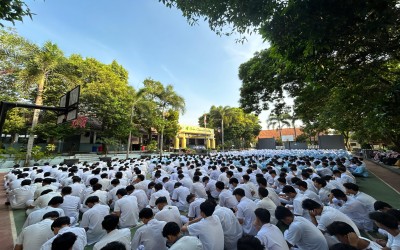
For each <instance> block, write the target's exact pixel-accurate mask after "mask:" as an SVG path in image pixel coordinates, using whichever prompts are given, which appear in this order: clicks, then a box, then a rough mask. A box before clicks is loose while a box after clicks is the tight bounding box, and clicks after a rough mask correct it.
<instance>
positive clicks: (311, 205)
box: [301, 199, 322, 211]
mask: <svg viewBox="0 0 400 250" xmlns="http://www.w3.org/2000/svg"><path fill="white" fill-rule="evenodd" d="M301 207H302V208H303V209H306V210H310V211H311V210H314V209H317V208H321V207H322V206H321V204H319V203H318V202H316V201H314V200H311V199H305V200H303V202H302V203H301Z"/></svg>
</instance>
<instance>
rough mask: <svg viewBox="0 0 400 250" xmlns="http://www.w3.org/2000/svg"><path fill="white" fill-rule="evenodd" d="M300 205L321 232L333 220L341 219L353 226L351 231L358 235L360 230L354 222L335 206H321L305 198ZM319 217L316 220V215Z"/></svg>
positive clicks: (324, 230)
mask: <svg viewBox="0 0 400 250" xmlns="http://www.w3.org/2000/svg"><path fill="white" fill-rule="evenodd" d="M302 206H303V208H304V209H305V210H307V211H308V212H309V214H310V219H311V222H312V223H313V224H314V225H316V226H317V227H318V229H319V230H321V231H322V232H323V233H324V232H326V228H327V226H328V225H330V224H332V223H333V222H335V221H341V222H344V223H347V224H348V225H350V226H351V227H352V228H353V231H354V232H355V233H356V234H357V235H360V231H359V230H358V228H357V226H356V224H355V223H354V222H353V221H352V220H351V219H350V217H348V216H347V215H345V214H344V213H342V212H340V211H339V210H337V209H336V208H333V207H329V206H322V205H320V204H319V203H317V202H315V201H313V200H311V199H305V200H304V201H303V203H302ZM317 216H318V217H319V218H318V220H317V218H316V217H317Z"/></svg>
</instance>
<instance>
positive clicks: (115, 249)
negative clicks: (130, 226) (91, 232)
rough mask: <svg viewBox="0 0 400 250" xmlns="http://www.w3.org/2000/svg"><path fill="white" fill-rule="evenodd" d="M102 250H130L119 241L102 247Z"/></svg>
mask: <svg viewBox="0 0 400 250" xmlns="http://www.w3.org/2000/svg"><path fill="white" fill-rule="evenodd" d="M100 250H129V249H126V247H125V245H124V244H123V243H121V242H119V241H111V242H110V243H107V245H105V246H104V247H102V248H101V249H100Z"/></svg>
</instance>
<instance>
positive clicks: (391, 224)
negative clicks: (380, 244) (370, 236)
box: [369, 212, 400, 250]
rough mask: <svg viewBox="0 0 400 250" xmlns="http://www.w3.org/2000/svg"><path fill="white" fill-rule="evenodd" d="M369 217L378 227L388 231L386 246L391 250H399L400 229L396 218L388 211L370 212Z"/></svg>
mask: <svg viewBox="0 0 400 250" xmlns="http://www.w3.org/2000/svg"><path fill="white" fill-rule="evenodd" d="M369 218H371V220H373V221H374V222H375V224H376V225H377V226H378V227H379V228H380V229H383V230H385V231H386V232H388V240H387V243H386V247H387V248H390V249H391V250H400V229H399V224H398V220H397V218H396V217H395V216H393V215H392V214H389V213H382V212H372V213H370V214H369Z"/></svg>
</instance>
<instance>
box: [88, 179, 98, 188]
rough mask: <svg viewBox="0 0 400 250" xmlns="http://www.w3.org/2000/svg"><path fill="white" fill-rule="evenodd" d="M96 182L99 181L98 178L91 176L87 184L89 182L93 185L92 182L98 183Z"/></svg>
mask: <svg viewBox="0 0 400 250" xmlns="http://www.w3.org/2000/svg"><path fill="white" fill-rule="evenodd" d="M98 182H99V179H97V178H92V179H90V181H89V184H90V186H93V185H94V184H96V183H98Z"/></svg>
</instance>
